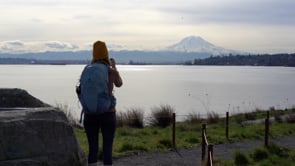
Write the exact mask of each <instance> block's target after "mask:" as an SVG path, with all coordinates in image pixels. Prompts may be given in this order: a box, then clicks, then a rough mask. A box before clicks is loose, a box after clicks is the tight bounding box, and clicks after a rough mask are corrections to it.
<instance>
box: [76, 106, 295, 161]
mask: <svg viewBox="0 0 295 166" xmlns="http://www.w3.org/2000/svg"><path fill="white" fill-rule="evenodd" d="M292 111H293V112H294V109H293V110H292ZM292 111H290V110H287V111H285V110H282V114H283V113H284V114H285V113H290V112H292ZM257 113H258V115H255V117H262V118H265V112H263V113H261V112H257ZM237 116H242V115H236V116H233V117H230V129H229V141H231V142H237V141H242V140H253V139H263V138H264V124H256V125H245V126H243V125H240V124H239V123H236V118H237ZM74 131H75V134H76V137H77V139H78V141H79V143H80V145H81V146H82V148H83V149H84V150H85V152H86V153H88V144H87V138H86V134H85V131H84V129H79V128H74ZM270 134H271V135H270V136H271V137H277V136H285V135H295V124H294V123H286V122H281V123H272V124H271V125H270ZM206 135H207V138H208V141H209V143H211V144H220V143H224V142H227V141H228V140H227V139H226V137H225V120H224V118H219V120H218V121H217V122H216V123H214V124H209V125H207V129H206ZM100 140H101V138H100ZM101 142H102V141H100V144H101ZM200 143H201V123H199V122H195V123H193V122H177V123H176V147H178V148H180V147H183V148H189V147H195V146H199V145H200ZM101 147H102V146H101V145H100V148H101ZM171 149H173V145H172V127H171V126H168V127H165V128H162V127H152V126H146V127H144V128H130V127H119V128H117V129H116V135H115V141H114V147H113V152H114V157H121V156H125V155H131V154H138V153H141V152H164V151H169V150H171ZM292 153H293V158H295V155H294V154H295V152H292ZM291 156H292V155H291Z"/></svg>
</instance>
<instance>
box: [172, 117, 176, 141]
mask: <svg viewBox="0 0 295 166" xmlns="http://www.w3.org/2000/svg"><path fill="white" fill-rule="evenodd" d="M175 117H176V115H175V113H173V114H172V144H173V146H174V147H175V146H176V143H175V123H176V118H175Z"/></svg>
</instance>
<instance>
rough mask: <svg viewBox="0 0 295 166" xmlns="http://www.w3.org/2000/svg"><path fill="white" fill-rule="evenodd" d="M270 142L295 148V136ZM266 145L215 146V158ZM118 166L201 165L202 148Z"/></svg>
mask: <svg viewBox="0 0 295 166" xmlns="http://www.w3.org/2000/svg"><path fill="white" fill-rule="evenodd" d="M270 142H274V143H276V144H278V145H281V146H284V147H287V148H295V136H286V137H279V138H272V139H270ZM261 145H264V141H263V140H255V141H244V142H236V143H225V144H219V145H214V148H213V151H214V157H218V158H226V159H230V158H232V157H233V153H234V151H236V150H240V151H242V152H245V153H247V152H250V151H251V150H253V149H255V148H256V147H257V146H261ZM114 165H116V166H179V165H181V166H185V165H187V166H189V165H201V147H196V148H192V149H178V153H177V152H176V151H172V152H166V153H143V154H139V155H134V156H128V157H122V158H119V159H115V160H114Z"/></svg>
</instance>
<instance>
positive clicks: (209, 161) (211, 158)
mask: <svg viewBox="0 0 295 166" xmlns="http://www.w3.org/2000/svg"><path fill="white" fill-rule="evenodd" d="M210 153H211V157H210ZM211 161H212V162H213V145H212V144H210V145H208V160H207V165H210V166H211V165H213V163H212V162H211Z"/></svg>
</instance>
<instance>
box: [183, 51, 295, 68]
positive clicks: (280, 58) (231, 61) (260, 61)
mask: <svg viewBox="0 0 295 166" xmlns="http://www.w3.org/2000/svg"><path fill="white" fill-rule="evenodd" d="M185 64H187V65H188V64H191V65H226V66H231V65H232V66H241V65H244V66H291V67H295V53H293V54H272V55H270V54H263V55H235V56H233V55H229V56H211V57H209V58H205V59H195V60H194V61H191V62H189V61H188V62H186V63H185Z"/></svg>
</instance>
